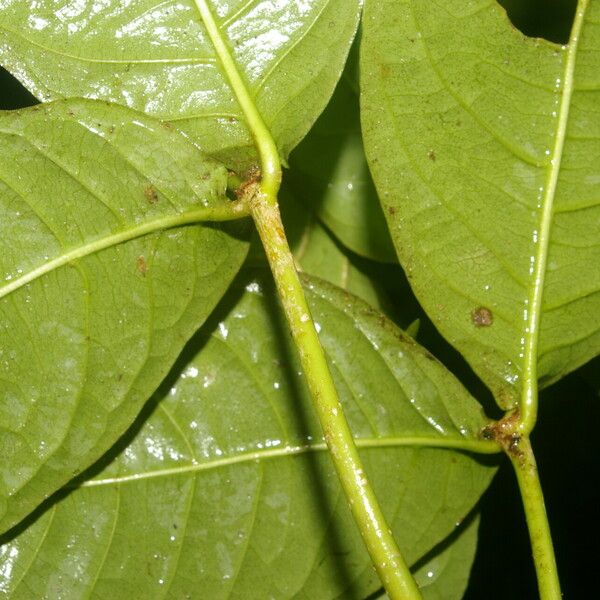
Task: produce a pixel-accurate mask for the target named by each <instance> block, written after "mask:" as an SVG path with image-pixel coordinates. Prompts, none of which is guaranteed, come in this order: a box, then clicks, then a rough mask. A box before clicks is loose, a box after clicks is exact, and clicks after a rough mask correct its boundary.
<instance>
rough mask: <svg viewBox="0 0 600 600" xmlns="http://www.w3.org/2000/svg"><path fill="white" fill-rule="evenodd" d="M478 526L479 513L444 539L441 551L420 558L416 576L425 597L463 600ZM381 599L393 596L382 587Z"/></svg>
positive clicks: (427, 598) (426, 599)
mask: <svg viewBox="0 0 600 600" xmlns="http://www.w3.org/2000/svg"><path fill="white" fill-rule="evenodd" d="M478 526H479V516H478V515H477V516H476V517H474V518H472V519H468V520H467V521H466V522H465V523H463V524H461V527H460V528H459V529H458V530H457V531H455V532H453V533H452V534H451V535H450V536H449V538H448V539H447V540H444V542H442V544H441V546H442V548H440V550H439V551H437V552H435V551H434V552H433V553H432V554H433V556H432V557H430V558H426V559H425V560H423V561H419V565H418V568H417V569H416V570H415V579H416V581H417V583H418V584H419V587H420V589H421V593H422V594H423V600H460V599H461V598H462V597H463V595H464V593H465V590H466V588H467V585H468V583H469V576H470V573H471V566H472V564H473V560H474V559H475V551H476V549H477V529H478ZM377 600H389V596H388V595H387V594H386V593H384V592H383V590H382V594H381V596H377Z"/></svg>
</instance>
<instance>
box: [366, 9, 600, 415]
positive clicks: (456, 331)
mask: <svg viewBox="0 0 600 600" xmlns="http://www.w3.org/2000/svg"><path fill="white" fill-rule="evenodd" d="M433 4H435V3H432V2H424V1H423V2H417V1H411V2H408V1H400V2H397V1H395V0H390V1H383V2H371V3H367V6H366V9H365V25H364V36H363V44H362V52H363V54H362V58H363V64H362V78H363V83H364V94H363V119H364V122H363V124H364V136H365V143H366V147H367V153H368V155H369V158H370V162H371V166H372V169H373V173H374V177H375V180H376V182H377V186H378V190H379V193H380V198H381V201H382V204H383V206H384V210H385V213H386V216H387V218H388V223H389V225H390V231H391V233H392V238H393V240H394V243H395V245H396V249H397V251H398V254H399V256H400V259H401V261H402V263H403V265H404V267H405V269H406V270H407V273H408V276H409V278H411V282H412V285H413V287H414V289H415V292H416V294H417V296H418V298H419V300H420V301H421V302H422V304H423V306H424V308H425V309H426V311H427V312H428V314H429V315H430V317H431V318H432V320H433V321H434V322H435V323H436V325H437V326H438V327H439V329H440V331H441V332H442V333H443V334H444V335H445V336H446V337H447V338H448V339H449V341H450V342H451V343H452V344H454V345H455V346H456V347H457V348H458V350H460V352H461V353H462V354H463V355H464V356H465V357H466V358H467V359H468V360H469V362H470V363H471V365H472V366H473V368H474V369H475V371H476V372H477V373H478V374H479V375H480V376H481V377H482V378H483V379H484V381H486V383H488V385H489V386H490V388H491V389H492V391H493V392H494V395H495V396H496V399H497V400H498V402H499V403H500V404H501V405H502V406H503V407H504V408H509V407H514V406H515V405H516V401H517V400H518V397H519V393H520V388H521V386H522V385H523V379H524V378H526V377H527V373H525V372H524V359H525V360H526V358H527V356H526V355H527V346H528V344H529V338H530V337H531V336H533V335H535V334H537V332H534V331H533V326H532V315H533V313H534V312H539V313H540V318H541V325H540V331H539V346H538V357H537V358H538V374H539V377H540V379H541V382H542V384H544V383H548V382H550V381H554V380H556V379H557V378H559V377H561V376H563V375H564V374H566V373H568V372H569V371H571V370H572V369H574V368H576V367H577V366H579V365H581V364H582V363H584V362H586V361H587V360H589V359H590V358H592V357H593V356H595V355H596V353H597V352H598V346H599V344H600V333H599V330H598V320H597V319H596V318H594V315H597V314H598V312H599V310H600V294H599V293H598V290H599V289H600V270H599V269H597V268H590V266H591V265H598V263H599V261H600V248H599V247H598V244H597V241H598V238H597V232H598V224H599V223H600V207H599V205H598V194H597V188H598V174H597V164H598V157H599V153H600V143H599V141H598V140H599V137H600V129H598V120H597V118H595V116H594V115H595V114H597V108H596V107H597V106H598V102H599V98H600V96H599V93H598V91H597V83H598V55H599V54H598V53H599V51H600V30H599V29H598V26H597V24H596V23H597V21H598V15H599V14H600V6H599V5H598V3H597V2H594V3H592V4H591V5H590V8H589V10H588V12H587V14H586V18H585V21H584V25H583V30H582V32H581V37H580V39H579V40H578V45H577V46H575V47H574V48H573V50H572V52H567V50H565V49H562V48H561V47H560V46H558V45H553V44H550V43H548V42H545V41H543V40H534V39H530V38H526V37H525V36H523V35H522V34H521V33H520V32H518V31H517V30H515V29H513V28H511V27H510V26H509V24H508V20H507V17H506V15H505V14H504V13H503V12H502V10H501V9H500V8H499V6H497V5H495V4H494V3H490V2H487V1H481V2H472V3H468V4H465V3H464V2H462V1H459V0H457V1H456V2H446V1H444V2H443V3H442V2H440V3H439V6H438V7H434V6H433ZM575 53H576V56H574V54H575ZM569 56H573V61H569ZM398 57H402V58H401V59H400V60H399V59H398ZM566 119H568V122H567V124H566V125H567V126H566V129H565V130H564V131H563V129H562V126H563V125H564V124H565V120H566ZM555 178H556V179H555ZM546 211H547V212H546ZM545 227H548V229H549V231H550V233H549V234H547V237H548V240H546V239H545V237H544V236H545ZM546 241H548V242H549V248H548V251H547V255H546V247H545V244H546ZM540 274H541V276H542V277H544V276H545V282H544V281H541V280H540ZM544 283H545V285H544ZM540 286H542V287H543V288H544V296H543V301H542V304H541V306H539V307H538V306H536V305H535V303H534V302H533V294H534V293H535V291H536V288H539V287H540Z"/></svg>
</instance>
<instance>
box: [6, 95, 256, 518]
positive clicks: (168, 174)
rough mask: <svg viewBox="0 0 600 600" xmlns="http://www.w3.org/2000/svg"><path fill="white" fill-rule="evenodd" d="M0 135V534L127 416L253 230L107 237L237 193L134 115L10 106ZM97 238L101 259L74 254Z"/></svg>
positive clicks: (208, 303) (74, 105) (182, 145)
mask: <svg viewBox="0 0 600 600" xmlns="http://www.w3.org/2000/svg"><path fill="white" fill-rule="evenodd" d="M91 124H93V128H95V129H96V132H94V131H91V130H90V129H88V126H89V127H91V126H92V125H91ZM100 130H101V131H102V134H99V133H98V131H100ZM140 137H142V138H143V140H144V145H142V146H139V145H138V142H139V141H140ZM32 140H33V142H32ZM32 143H34V144H37V146H39V148H34V150H33V151H32V148H33V146H32ZM0 144H2V146H3V150H4V151H5V152H4V156H5V157H6V158H5V160H4V161H3V164H2V166H0V181H1V183H0V209H1V211H2V213H3V217H2V241H1V242H0V244H1V245H2V259H1V263H2V264H1V272H2V274H3V277H2V281H3V282H4V283H5V287H6V288H8V291H7V290H4V292H3V293H2V297H1V298H0V310H1V311H2V315H3V318H2V335H1V336H0V341H1V344H0V352H1V356H2V361H0V369H1V372H0V373H1V374H0V387H1V389H2V405H1V410H0V415H1V416H0V419H1V426H2V428H3V432H4V433H3V436H2V442H1V443H2V447H3V451H4V453H5V457H6V460H5V462H4V463H3V466H2V478H1V480H2V485H1V494H0V497H1V499H2V527H3V529H6V528H7V527H9V526H11V525H13V524H14V523H16V522H17V521H19V520H20V519H21V518H23V517H24V516H25V515H26V514H27V513H28V512H30V510H31V509H33V508H34V507H35V506H36V505H37V504H38V503H39V502H40V501H41V500H42V499H44V498H45V497H47V496H48V495H49V494H50V493H52V492H53V491H54V490H56V489H57V488H59V487H60V486H62V485H63V484H64V483H65V482H66V481H68V480H69V479H70V478H71V477H72V476H73V475H74V474H75V473H77V472H79V471H81V470H82V469H83V468H86V467H87V466H89V464H90V463H91V462H93V461H94V460H96V459H97V458H98V456H100V454H102V453H103V452H104V451H106V449H107V448H108V447H110V445H112V443H114V441H115V440H116V439H117V438H118V437H119V436H120V435H121V434H122V433H123V431H124V430H125V429H126V428H127V427H128V426H129V425H130V423H131V421H132V420H133V419H134V418H135V415H136V414H137V412H138V411H139V408H140V407H141V405H142V404H143V403H144V402H145V401H146V400H147V398H148V396H149V395H150V394H151V393H152V391H153V390H154V389H155V388H156V386H157V385H158V384H159V382H160V380H161V379H162V377H163V376H164V374H165V373H166V372H167V371H168V369H169V368H170V366H171V364H172V363H173V361H174V360H175V358H176V357H177V354H178V353H179V351H180V350H181V348H182V347H183V344H184V343H185V341H186V340H187V339H188V338H189V337H190V336H191V335H192V333H193V332H194V331H195V330H196V328H197V327H198V325H199V324H200V323H202V322H203V321H204V320H205V319H206V317H207V316H208V314H209V313H210V311H211V310H212V308H213V307H214V306H215V304H216V303H217V302H218V300H219V299H220V298H221V296H222V294H223V293H224V292H225V290H226V289H227V286H228V284H229V282H230V281H231V280H232V278H233V277H234V275H235V273H236V272H237V269H238V268H239V267H240V266H241V263H242V261H243V259H244V256H245V253H246V244H245V243H244V241H243V239H238V238H239V237H240V236H241V237H242V238H243V237H244V236H245V235H246V232H245V231H244V227H240V226H238V225H233V226H226V227H204V226H200V225H198V226H194V227H187V228H186V227H175V228H172V229H170V230H168V231H166V232H164V231H152V229H155V228H154V227H151V228H150V231H142V233H145V234H148V235H144V236H142V237H139V238H136V239H129V240H128V241H127V240H126V241H125V243H120V244H117V245H113V246H110V245H107V244H100V245H99V246H98V243H99V240H100V241H102V240H105V241H106V240H107V239H108V240H109V241H117V242H119V241H121V240H120V238H119V235H118V234H119V232H122V231H123V230H127V228H128V227H129V226H131V227H132V228H133V230H134V231H138V230H140V229H142V230H143V225H144V224H148V223H150V224H155V223H156V222H157V221H158V223H159V224H162V223H163V221H162V219H163V218H166V219H172V218H174V219H175V224H179V225H181V224H183V225H185V219H184V220H183V222H182V223H180V222H179V219H180V217H181V215H182V214H183V215H184V216H185V214H186V210H188V211H190V212H191V213H194V212H196V213H197V211H198V210H199V209H200V208H206V207H208V208H209V209H210V208H211V207H213V208H215V209H217V210H220V209H221V207H225V208H226V206H227V205H226V203H227V202H228V201H227V200H226V199H225V198H224V191H225V185H226V171H225V170H224V168H223V167H222V166H219V165H217V164H216V163H214V162H212V161H207V160H206V159H205V158H204V157H203V155H201V154H199V153H198V151H197V150H196V148H194V146H193V145H191V144H189V142H187V141H186V140H185V139H184V138H183V137H182V136H181V135H180V134H179V133H178V132H176V131H174V130H171V129H167V128H165V127H163V125H162V124H160V123H158V122H156V121H154V120H152V119H149V118H148V117H145V116H143V115H140V114H139V113H135V112H132V111H129V110H128V109H125V108H122V107H116V106H106V105H105V104H104V103H95V102H92V101H85V100H83V101H70V102H62V103H57V104H51V105H48V106H46V107H44V108H43V109H35V110H28V111H23V112H19V113H8V114H4V115H2V119H1V124H0ZM128 147H129V148H131V149H130V151H129V153H127V149H128ZM123 152H125V156H124V155H123V154H122V153H123ZM144 157H146V159H145V158H144ZM160 163H163V164H162V165H160ZM49 198H51V199H52V201H48V199H49ZM205 204H206V206H204V205H205ZM190 209H191V210H190ZM90 243H91V245H92V249H95V250H98V251H97V252H87V253H84V255H78V254H77V250H78V248H87V247H88V246H89V244H90ZM73 252H74V253H75V254H73ZM56 257H58V259H57V260H54V262H53V259H55V258H56ZM65 257H66V259H64V258H65ZM73 257H75V260H71V261H69V260H67V259H69V258H73ZM63 259H64V260H63ZM48 264H49V265H50V267H53V268H46V269H45V268H44V265H48ZM19 277H21V280H18V278H19ZM15 281H17V283H19V285H18V286H12V285H11V284H13V283H15ZM6 283H8V285H6ZM48 422H51V423H53V426H52V427H48Z"/></svg>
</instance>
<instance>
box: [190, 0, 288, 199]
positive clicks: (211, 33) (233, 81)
mask: <svg viewBox="0 0 600 600" xmlns="http://www.w3.org/2000/svg"><path fill="white" fill-rule="evenodd" d="M195 2H196V6H197V8H198V11H199V12H200V16H201V17H202V21H203V22H204V26H205V27H206V31H207V33H208V37H209V38H210V40H211V42H212V44H213V46H214V48H215V51H216V53H217V56H218V57H219V60H220V61H221V64H222V65H223V69H224V70H225V76H226V78H227V81H228V82H229V85H230V86H231V89H232V90H233V93H234V94H235V97H236V99H237V101H238V102H239V105H240V107H241V109H242V111H243V113H244V117H245V118H246V121H247V123H248V127H249V128H250V131H251V132H252V135H253V137H254V142H255V143H256V147H257V149H258V154H259V156H260V162H261V165H260V166H261V171H262V173H261V189H262V191H263V192H264V193H265V196H266V198H268V199H270V200H269V201H271V202H274V203H276V202H277V193H278V192H279V185H280V183H281V161H280V160H279V151H278V150H277V146H276V144H275V140H273V137H272V136H271V132H270V131H269V128H268V127H267V126H266V124H265V122H264V120H263V118H262V116H261V114H260V113H259V112H258V109H257V108H256V105H255V104H254V101H253V100H252V98H251V97H250V94H249V93H248V89H247V87H246V84H245V83H244V81H243V79H242V76H241V75H240V73H239V71H238V69H237V66H236V64H235V61H234V60H233V57H232V56H231V54H230V52H229V48H228V47H227V43H226V42H225V40H224V39H223V37H222V34H221V31H220V30H219V27H218V25H217V23H216V21H215V19H214V17H213V14H212V11H211V10H210V8H209V6H208V3H207V2H206V0H195Z"/></svg>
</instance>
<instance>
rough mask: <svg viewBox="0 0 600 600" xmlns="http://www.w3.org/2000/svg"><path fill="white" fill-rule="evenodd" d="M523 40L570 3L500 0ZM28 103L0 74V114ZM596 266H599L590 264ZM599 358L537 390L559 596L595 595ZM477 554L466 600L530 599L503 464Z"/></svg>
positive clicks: (547, 28)
mask: <svg viewBox="0 0 600 600" xmlns="http://www.w3.org/2000/svg"><path fill="white" fill-rule="evenodd" d="M500 3H501V4H502V5H504V6H505V7H506V8H507V10H508V12H509V15H510V17H511V20H512V21H513V23H514V24H515V26H516V27H518V28H519V29H521V30H522V31H523V32H524V33H526V34H527V35H532V36H539V37H545V38H547V39H550V40H552V41H556V42H561V43H566V42H567V40H568V36H569V30H570V25H571V22H572V19H573V13H574V8H575V2H574V0H501V2H500ZM35 102H36V100H35V98H33V96H31V95H30V94H29V93H28V92H27V91H26V90H24V89H23V87H22V86H21V85H20V84H19V83H18V82H17V81H15V80H14V79H13V78H12V77H11V76H10V75H9V74H8V73H7V72H6V71H4V70H3V69H0V109H13V108H19V107H23V106H28V105H31V104H34V103H35ZM596 267H597V268H600V266H598V265H596ZM599 391H600V361H599V360H595V361H593V362H592V363H590V364H588V365H586V366H585V367H583V368H581V369H579V370H578V371H576V372H575V373H573V374H571V375H569V376H568V377H566V378H565V379H563V380H562V381H561V382H559V383H558V384H555V385H553V386H552V387H550V388H549V389H547V390H545V391H544V392H542V395H541V399H540V412H539V421H538V425H537V428H536V430H535V432H534V434H533V443H534V449H535V451H536V455H537V458H538V466H539V470H540V476H541V480H542V486H543V488H544V492H545V496H546V506H547V510H548V514H549V518H550V524H551V528H552V533H553V537H554V542H555V548H556V554H557V560H558V565H559V572H560V577H561V582H562V586H563V593H564V597H565V598H567V599H574V598H597V597H600V592H598V590H599V589H600V585H599V583H600V582H599V579H600V577H599V576H598V570H599V565H598V560H599V559H600V551H599V549H598V548H599V545H600V525H599V523H600V519H599V517H600V485H599V484H600V465H599V462H598V460H597V456H598V453H597V451H596V448H597V446H596V441H597V439H599V438H600V402H599V400H600V399H599V397H598V396H599ZM480 509H481V512H482V520H481V527H480V538H479V549H478V552H477V557H476V559H475V564H474V567H473V574H472V577H471V582H470V585H469V588H468V590H467V593H466V596H465V598H466V599H467V600H482V599H486V600H495V599H498V600H500V599H503V600H504V599H514V600H520V599H523V600H527V599H535V598H536V597H537V586H536V580H535V573H534V569H533V564H532V561H531V554H530V548H529V539H528V535H527V528H526V524H525V520H524V517H523V511H522V507H521V504H520V499H519V493H518V489H517V486H516V482H515V478H514V474H513V473H512V471H511V467H510V465H509V464H508V461H503V466H502V467H501V468H500V470H499V472H498V474H497V476H496V478H495V479H494V481H493V483H492V485H491V487H490V489H489V490H488V491H487V492H486V494H485V495H484V497H483V498H482V501H481V504H480Z"/></svg>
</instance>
